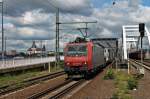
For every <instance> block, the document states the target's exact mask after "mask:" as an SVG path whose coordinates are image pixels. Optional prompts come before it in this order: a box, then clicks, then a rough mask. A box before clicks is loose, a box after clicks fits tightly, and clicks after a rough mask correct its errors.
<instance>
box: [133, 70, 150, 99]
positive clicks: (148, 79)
mask: <svg viewBox="0 0 150 99" xmlns="http://www.w3.org/2000/svg"><path fill="white" fill-rule="evenodd" d="M131 95H132V96H133V99H150V71H147V70H146V71H145V76H144V77H143V78H142V79H140V80H139V84H138V89H137V90H134V91H132V92H131Z"/></svg>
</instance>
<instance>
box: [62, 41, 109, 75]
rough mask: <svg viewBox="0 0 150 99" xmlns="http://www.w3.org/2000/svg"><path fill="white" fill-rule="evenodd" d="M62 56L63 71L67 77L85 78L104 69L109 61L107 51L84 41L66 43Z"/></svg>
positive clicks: (95, 44)
mask: <svg viewBox="0 0 150 99" xmlns="http://www.w3.org/2000/svg"><path fill="white" fill-rule="evenodd" d="M64 55H65V57H64V70H65V72H66V73H67V75H68V77H70V76H73V75H82V76H84V77H86V76H87V75H91V74H93V73H95V72H97V71H99V70H100V69H102V68H104V67H105V66H106V64H107V62H108V61H109V51H108V49H104V48H102V47H101V46H99V45H98V44H97V43H94V42H92V41H90V40H89V41H87V40H85V39H84V40H83V39H82V40H80V39H79V40H76V41H74V42H70V43H68V44H67V45H66V46H65V48H64Z"/></svg>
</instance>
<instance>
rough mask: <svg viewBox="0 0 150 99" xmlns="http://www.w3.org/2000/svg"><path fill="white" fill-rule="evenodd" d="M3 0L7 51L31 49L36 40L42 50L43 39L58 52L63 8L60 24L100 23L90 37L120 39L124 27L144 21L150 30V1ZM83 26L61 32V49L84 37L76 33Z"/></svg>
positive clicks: (68, 26)
mask: <svg viewBox="0 0 150 99" xmlns="http://www.w3.org/2000/svg"><path fill="white" fill-rule="evenodd" d="M3 1H4V33H5V37H6V38H7V50H13V49H17V50H27V48H29V47H30V46H31V44H32V41H33V40H36V43H37V45H38V46H39V47H40V46H41V41H40V40H43V42H42V44H45V45H46V47H47V49H48V50H54V49H55V21H56V19H55V14H56V7H57V8H59V9H60V22H72V21H77V22H79V21H97V23H96V24H89V25H88V28H89V30H88V35H89V37H90V38H100V37H101V38H110V37H112V38H115V37H116V38H120V37H121V35H122V25H137V24H139V23H140V22H144V23H145V24H146V26H147V27H148V28H149V30H150V14H149V13H150V0H3ZM113 1H115V2H116V4H115V5H113V4H112V3H113ZM0 10H1V9H0ZM0 21H1V19H0ZM79 27H80V28H82V27H83V28H84V27H85V25H84V24H76V25H61V26H60V28H61V29H66V30H61V31H60V47H61V49H63V47H64V46H65V44H66V43H67V42H69V41H72V40H74V39H75V38H76V37H78V36H81V33H80V31H78V30H75V29H77V28H79ZM0 37H1V35H0ZM0 43H1V41H0ZM0 47H1V45H0Z"/></svg>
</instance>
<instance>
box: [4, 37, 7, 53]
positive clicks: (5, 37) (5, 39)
mask: <svg viewBox="0 0 150 99" xmlns="http://www.w3.org/2000/svg"><path fill="white" fill-rule="evenodd" d="M6 40H7V37H6V36H5V51H4V52H5V55H6V53H7V51H6V50H7V49H6V47H7V44H6V43H7V41H6Z"/></svg>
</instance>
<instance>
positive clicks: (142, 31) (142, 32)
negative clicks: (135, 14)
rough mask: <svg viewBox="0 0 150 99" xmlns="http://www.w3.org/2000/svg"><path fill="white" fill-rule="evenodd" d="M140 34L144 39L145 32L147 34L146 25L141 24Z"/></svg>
mask: <svg viewBox="0 0 150 99" xmlns="http://www.w3.org/2000/svg"><path fill="white" fill-rule="evenodd" d="M139 32H140V36H141V37H144V32H145V24H144V23H140V24H139Z"/></svg>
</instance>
